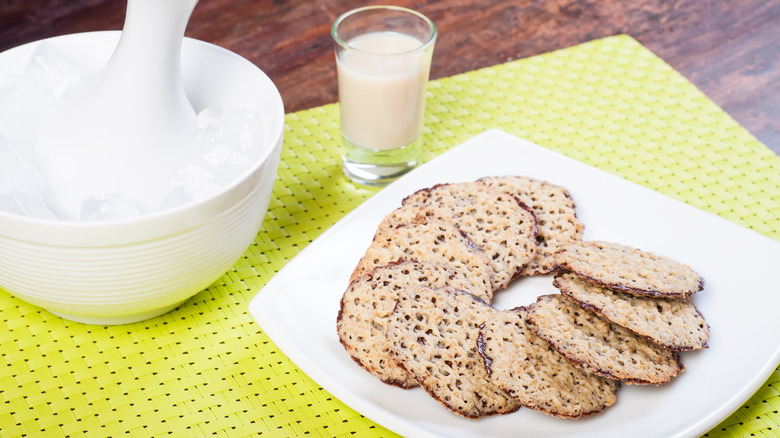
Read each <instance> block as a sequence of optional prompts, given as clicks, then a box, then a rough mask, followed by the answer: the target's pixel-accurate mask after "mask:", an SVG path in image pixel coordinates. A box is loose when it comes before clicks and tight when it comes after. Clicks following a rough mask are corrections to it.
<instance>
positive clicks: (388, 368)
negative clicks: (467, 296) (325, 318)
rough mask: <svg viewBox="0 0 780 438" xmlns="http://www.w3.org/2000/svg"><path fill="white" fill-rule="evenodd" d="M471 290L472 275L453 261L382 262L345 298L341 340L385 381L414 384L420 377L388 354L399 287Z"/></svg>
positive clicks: (338, 322)
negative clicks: (390, 324) (414, 376)
mask: <svg viewBox="0 0 780 438" xmlns="http://www.w3.org/2000/svg"><path fill="white" fill-rule="evenodd" d="M418 284H419V285H424V286H429V287H435V288H437V287H444V286H450V287H454V288H459V289H464V290H469V288H470V287H472V286H471V283H470V281H469V279H468V275H467V274H466V273H465V272H463V271H461V270H459V269H457V268H455V267H452V266H450V265H444V264H441V263H430V262H416V261H411V262H402V263H393V264H390V265H388V266H381V267H378V268H376V269H374V270H373V271H371V272H369V273H367V274H364V275H362V276H360V277H358V278H357V279H355V281H353V282H352V283H350V285H349V287H348V288H347V290H346V291H345V292H344V295H343V297H342V298H341V308H340V310H339V314H338V317H337V319H336V329H337V331H338V334H339V339H340V340H341V344H342V345H343V346H344V348H345V349H346V350H347V352H348V353H349V354H350V356H352V358H353V359H354V360H355V362H357V363H358V364H359V365H360V366H362V367H363V368H365V369H366V370H368V372H370V373H371V374H374V375H375V376H377V377H378V378H379V379H380V380H382V381H383V382H385V383H388V384H391V385H395V386H400V387H402V388H410V387H414V386H417V381H415V380H414V379H412V378H411V377H409V374H408V373H407V372H406V371H404V369H403V368H401V367H399V366H398V365H396V364H395V362H394V361H393V360H391V359H390V357H389V355H388V352H387V351H388V343H387V337H386V336H385V331H386V328H387V318H388V316H389V315H390V313H392V311H393V308H395V303H396V301H397V300H398V291H400V290H402V289H405V288H408V287H410V286H411V285H418Z"/></svg>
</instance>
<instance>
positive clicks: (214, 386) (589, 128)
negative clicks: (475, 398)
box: [0, 36, 780, 437]
mask: <svg viewBox="0 0 780 438" xmlns="http://www.w3.org/2000/svg"><path fill="white" fill-rule="evenodd" d="M427 105H428V106H427V111H426V131H425V134H424V144H425V150H426V151H425V153H424V157H423V158H424V159H425V160H429V159H431V158H433V157H434V156H436V155H437V154H439V153H441V152H443V151H445V150H447V149H449V148H451V147H453V146H455V145H457V144H459V143H461V142H463V141H465V140H467V139H468V138H470V137H473V136H474V135H476V134H478V133H480V132H482V131H483V130H485V129H488V128H500V129H502V130H505V131H507V132H509V133H512V134H515V135H517V136H519V137H522V138H525V139H527V140H530V141H532V142H534V143H537V144H539V145H541V146H544V147H547V148H549V149H551V150H554V151H557V152H560V153H563V154H565V155H568V156H570V157H572V158H575V159H577V160H580V161H583V162H585V163H588V164H591V165H594V166H596V167H599V168H601V169H604V170H606V171H608V172H611V173H613V174H615V175H618V176H621V177H623V178H626V179H628V180H631V181H634V182H636V183H639V184H642V185H644V186H646V187H649V188H652V189H654V190H657V191H659V192H661V193H663V194H666V195H669V196H671V197H674V198H677V199H680V200H682V201H684V202H687V203H689V204H691V205H694V206H696V207H698V208H701V209H703V210H706V211H709V212H712V213H715V214H718V215H720V216H723V217H725V218H727V219H729V220H731V221H734V222H736V223H738V224H740V225H743V226H746V227H748V228H752V229H754V230H756V231H758V232H760V233H763V234H765V235H767V236H769V237H771V238H774V239H778V240H780V188H779V187H780V159H779V158H778V157H777V156H776V155H774V154H773V153H772V152H771V151H770V150H769V149H768V148H766V147H765V146H764V145H762V144H761V143H760V142H759V141H757V140H756V139H755V138H754V137H753V136H751V135H750V134H749V133H747V132H746V131H745V130H744V129H743V128H741V127H740V126H739V125H738V124H737V123H736V122H735V121H733V120H732V119H731V118H730V117H729V116H728V115H726V114H725V113H724V112H723V111H722V110H721V109H719V108H718V107H717V106H716V105H715V104H713V103H712V102H711V101H709V100H708V99H707V98H706V97H705V96H704V95H703V94H702V93H701V92H699V91H698V90H697V89H696V88H695V87H694V86H693V85H691V84H690V83H689V82H688V81H687V80H686V79H684V78H683V77H682V76H680V75H679V74H678V73H676V72H675V71H674V70H673V69H672V68H671V67H669V66H668V65H667V64H666V63H664V62H663V61H662V60H660V59H659V58H657V57H656V56H654V55H653V54H652V53H651V52H650V51H648V50H647V49H645V48H643V47H642V46H641V45H640V44H639V43H637V42H636V41H635V40H633V39H631V38H630V37H628V36H616V37H610V38H606V39H602V40H597V41H593V42H590V43H586V44H583V45H579V46H576V47H571V48H568V49H564V50H560V51H556V52H552V53H549V54H545V55H541V56H536V57H532V58H528V59H523V60H519V61H514V62H510V63H507V64H502V65H498V66H495V67H491V68H486V69H483V70H478V71H474V72H470V73H466V74H462V75H458V76H453V77H449V78H445V79H441V80H437V81H433V82H432V83H431V84H430V87H429V90H428V100H427ZM338 145H339V128H338V106H337V105H335V104H333V105H327V106H324V107H318V108H313V109H310V110H306V111H301V112H298V113H293V114H288V115H287V118H286V126H285V141H284V150H283V152H282V159H281V163H280V166H279V174H278V177H277V180H276V184H275V186H274V193H273V197H272V201H271V205H270V208H269V211H268V213H267V216H266V218H265V222H264V223H263V229H262V230H261V232H260V233H259V234H258V236H257V238H256V239H255V241H254V243H253V244H252V245H251V247H250V248H249V249H248V250H247V251H246V253H245V254H244V256H243V257H242V258H241V259H239V260H238V261H237V262H236V264H235V266H234V267H233V269H232V270H230V271H229V272H227V273H226V274H225V275H224V276H223V277H222V278H221V279H219V280H218V281H217V282H215V283H214V284H213V285H211V286H210V287H209V288H207V289H206V290H204V291H202V292H201V293H199V294H198V295H196V296H195V297H194V298H192V299H191V300H189V301H188V302H187V303H185V304H184V305H182V306H181V307H179V308H178V309H176V310H174V311H173V312H170V313H168V314H166V315H164V316H161V317H158V318H155V319H152V320H149V321H145V322H142V323H136V324H129V325H123V326H109V327H100V326H88V325H83V324H79V323H73V322H68V321H65V320H62V319H60V318H58V317H55V316H52V315H51V314H49V313H47V312H46V311H43V310H40V309H38V308H35V307H33V306H30V305H28V304H26V303H24V302H22V301H21V300H18V299H16V298H13V297H11V296H10V295H9V294H7V293H5V292H0V326H1V328H0V333H2V336H0V349H1V350H0V361H2V363H1V364H0V400H1V401H0V431H2V432H0V435H2V436H3V437H11V436H25V435H29V436H62V435H67V436H82V435H84V436H120V435H126V434H129V435H131V436H143V437H147V436H165V435H169V434H173V435H177V436H179V435H180V436H205V435H217V436H231V437H232V436H253V435H257V434H258V433H260V432H262V434H263V436H269V437H275V436H278V437H283V436H285V437H286V436H301V435H310V436H316V437H343V436H353V435H354V436H360V437H372V436H374V437H386V436H391V435H392V433H391V432H389V431H388V430H386V429H384V428H382V427H381V426H378V425H376V424H375V423H373V422H372V421H370V420H368V419H366V418H364V417H362V416H361V415H360V414H358V413H357V412H355V411H354V410H352V409H350V408H349V407H347V406H346V405H344V404H343V403H341V402H340V401H338V400H336V399H334V398H333V397H332V396H331V395H330V394H328V393H327V392H326V391H325V390H323V389H322V388H321V387H320V386H319V385H317V383H315V382H314V381H312V380H311V379H310V378H308V377H307V376H306V375H305V374H304V373H303V372H301V371H300V370H299V369H298V368H297V367H296V366H295V364H293V363H292V362H291V361H290V360H289V359H287V358H286V357H285V356H284V355H283V354H282V353H281V352H280V351H279V350H278V349H277V347H276V346H275V345H274V344H273V342H272V341H271V340H270V339H269V338H268V337H267V336H266V335H265V333H264V332H263V331H262V327H260V326H259V325H258V324H256V323H255V322H254V321H253V320H252V318H251V316H250V315H249V313H248V310H247V308H248V304H249V301H250V300H251V299H252V298H253V297H254V296H255V294H257V292H258V291H259V290H260V289H261V288H262V287H263V285H265V284H266V283H267V282H268V280H269V279H270V278H271V277H272V276H273V275H274V273H275V272H277V271H279V270H280V269H281V268H282V267H284V265H285V264H286V263H287V262H288V261H289V260H291V259H292V258H293V257H294V256H295V255H296V254H298V252H299V251H300V250H301V249H302V248H304V247H305V246H306V245H308V244H309V243H310V242H311V241H312V240H313V239H315V238H316V237H317V236H319V235H320V234H321V233H322V232H323V231H324V230H326V229H327V228H328V227H330V226H331V225H332V224H334V223H335V222H336V221H337V220H339V219H340V218H341V217H342V216H344V215H345V214H346V213H348V212H349V211H350V210H352V209H354V208H355V207H357V206H358V205H359V204H360V203H361V202H363V201H364V200H366V199H367V198H368V197H370V196H371V195H372V194H374V193H375V192H376V190H375V189H367V188H363V187H358V186H355V185H353V184H352V183H350V182H349V181H348V180H347V179H346V178H345V177H344V176H343V175H342V173H341V168H340V161H339V160H340V159H339V146H338ZM463 165H464V166H467V165H468V163H464V164H463ZM312 293H316V291H312ZM334 321H335V315H334ZM334 331H335V326H334ZM756 336H761V334H760V333H757V334H756ZM767 348H774V346H767ZM672 384H673V383H672ZM713 384H714V382H713ZM778 389H780V371H775V372H774V373H773V374H772V375H771V377H770V378H769V380H768V381H767V382H766V383H765V384H763V385H762V386H761V388H760V389H759V390H758V392H757V393H756V394H755V395H754V396H753V397H752V398H751V399H750V400H749V401H747V402H746V403H745V404H744V406H743V407H740V408H739V409H738V411H737V412H735V413H734V414H733V415H731V416H730V417H728V418H727V419H726V420H725V421H723V422H722V423H721V424H720V425H718V426H717V427H715V428H714V429H713V430H712V431H711V432H710V433H709V434H708V435H707V436H710V437H747V436H759V437H770V436H777V433H778V431H779V430H780V425H778V421H780V416H778V407H780V396H778ZM540 415H541V414H540Z"/></svg>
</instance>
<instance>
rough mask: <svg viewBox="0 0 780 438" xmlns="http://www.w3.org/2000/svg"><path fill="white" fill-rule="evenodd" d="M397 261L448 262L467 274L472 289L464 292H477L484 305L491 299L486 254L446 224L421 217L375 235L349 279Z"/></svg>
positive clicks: (491, 292) (450, 225)
mask: <svg viewBox="0 0 780 438" xmlns="http://www.w3.org/2000/svg"><path fill="white" fill-rule="evenodd" d="M398 260H417V261H431V262H440V263H447V264H449V265H452V266H454V267H455V268H457V269H459V270H461V271H464V272H466V273H468V280H469V282H470V284H471V286H469V287H467V288H466V289H468V290H469V291H472V292H473V291H476V290H479V291H480V292H479V293H475V295H477V296H479V297H480V298H482V299H484V300H485V301H487V302H490V301H491V300H492V298H493V286H492V284H491V278H492V275H493V271H492V269H491V266H490V261H489V260H488V258H487V255H485V253H484V252H483V251H482V250H481V249H479V248H478V247H477V246H476V245H475V244H474V243H473V242H471V241H470V240H469V239H468V237H466V236H465V234H464V233H463V232H461V231H460V230H459V229H458V228H457V227H456V226H455V225H453V224H451V223H449V222H444V221H440V220H435V219H427V220H426V219H424V218H423V219H418V220H417V222H410V223H400V224H397V225H395V226H394V227H392V228H388V229H386V230H384V231H381V232H378V233H377V234H376V235H375V236H374V240H373V242H371V245H370V246H369V248H368V250H366V254H365V255H364V256H363V258H362V259H361V260H360V262H358V265H357V267H356V268H355V271H354V272H353V273H352V277H351V279H350V280H352V279H355V278H357V277H358V276H360V275H362V274H365V273H366V272H369V271H371V270H372V269H374V268H375V267H377V266H382V265H386V264H388V263H390V262H395V261H398Z"/></svg>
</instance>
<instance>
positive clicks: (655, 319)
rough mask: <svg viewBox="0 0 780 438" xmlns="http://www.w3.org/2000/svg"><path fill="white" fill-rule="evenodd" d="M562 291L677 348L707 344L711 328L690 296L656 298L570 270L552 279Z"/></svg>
mask: <svg viewBox="0 0 780 438" xmlns="http://www.w3.org/2000/svg"><path fill="white" fill-rule="evenodd" d="M553 284H554V285H555V287H557V288H558V289H559V290H560V291H561V294H563V295H564V296H565V297H566V298H569V299H570V300H572V301H574V302H575V303H577V304H578V305H579V306H580V307H582V308H584V309H588V310H592V311H594V312H596V313H598V314H599V315H601V316H603V317H604V318H606V319H608V320H610V321H612V322H614V323H615V324H617V325H620V326H622V327H625V328H627V329H629V330H631V331H632V332H634V333H636V334H638V335H641V336H644V337H646V338H647V339H649V340H651V341H653V342H655V343H656V344H659V345H661V346H662V347H664V348H668V349H670V350H675V351H689V350H698V349H701V348H707V340H708V339H709V337H710V329H709V326H708V325H707V322H706V321H704V317H702V315H701V313H699V311H698V310H697V309H696V306H694V304H693V301H691V299H690V298H656V297H643V296H636V295H631V294H627V293H623V292H617V291H613V290H610V289H607V288H604V287H601V286H597V285H595V284H593V283H590V282H587V281H585V280H583V279H581V278H579V277H577V276H576V275H575V274H572V273H571V272H565V273H559V274H557V275H556V276H555V280H554V281H553Z"/></svg>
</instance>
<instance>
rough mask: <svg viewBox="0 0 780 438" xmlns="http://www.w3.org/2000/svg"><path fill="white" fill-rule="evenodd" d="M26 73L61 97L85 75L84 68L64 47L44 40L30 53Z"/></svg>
mask: <svg viewBox="0 0 780 438" xmlns="http://www.w3.org/2000/svg"><path fill="white" fill-rule="evenodd" d="M24 75H25V77H28V78H30V79H31V80H33V81H35V82H37V83H39V84H40V85H42V86H43V87H44V88H47V89H50V90H51V91H52V93H54V95H55V96H57V97H59V96H61V95H62V94H63V93H65V92H66V91H67V90H69V89H70V88H71V87H72V86H74V85H75V84H77V83H78V82H79V81H80V80H81V79H82V78H83V77H84V70H83V69H82V67H81V66H80V65H78V64H77V63H75V62H74V61H73V60H71V59H70V58H69V57H68V55H66V54H65V52H63V51H62V49H60V48H58V47H55V46H54V45H53V44H51V43H48V42H45V41H44V42H42V43H40V44H39V45H38V47H37V48H36V49H35V50H34V51H33V53H32V55H30V60H29V61H28V63H27V65H26V66H25V70H24Z"/></svg>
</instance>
